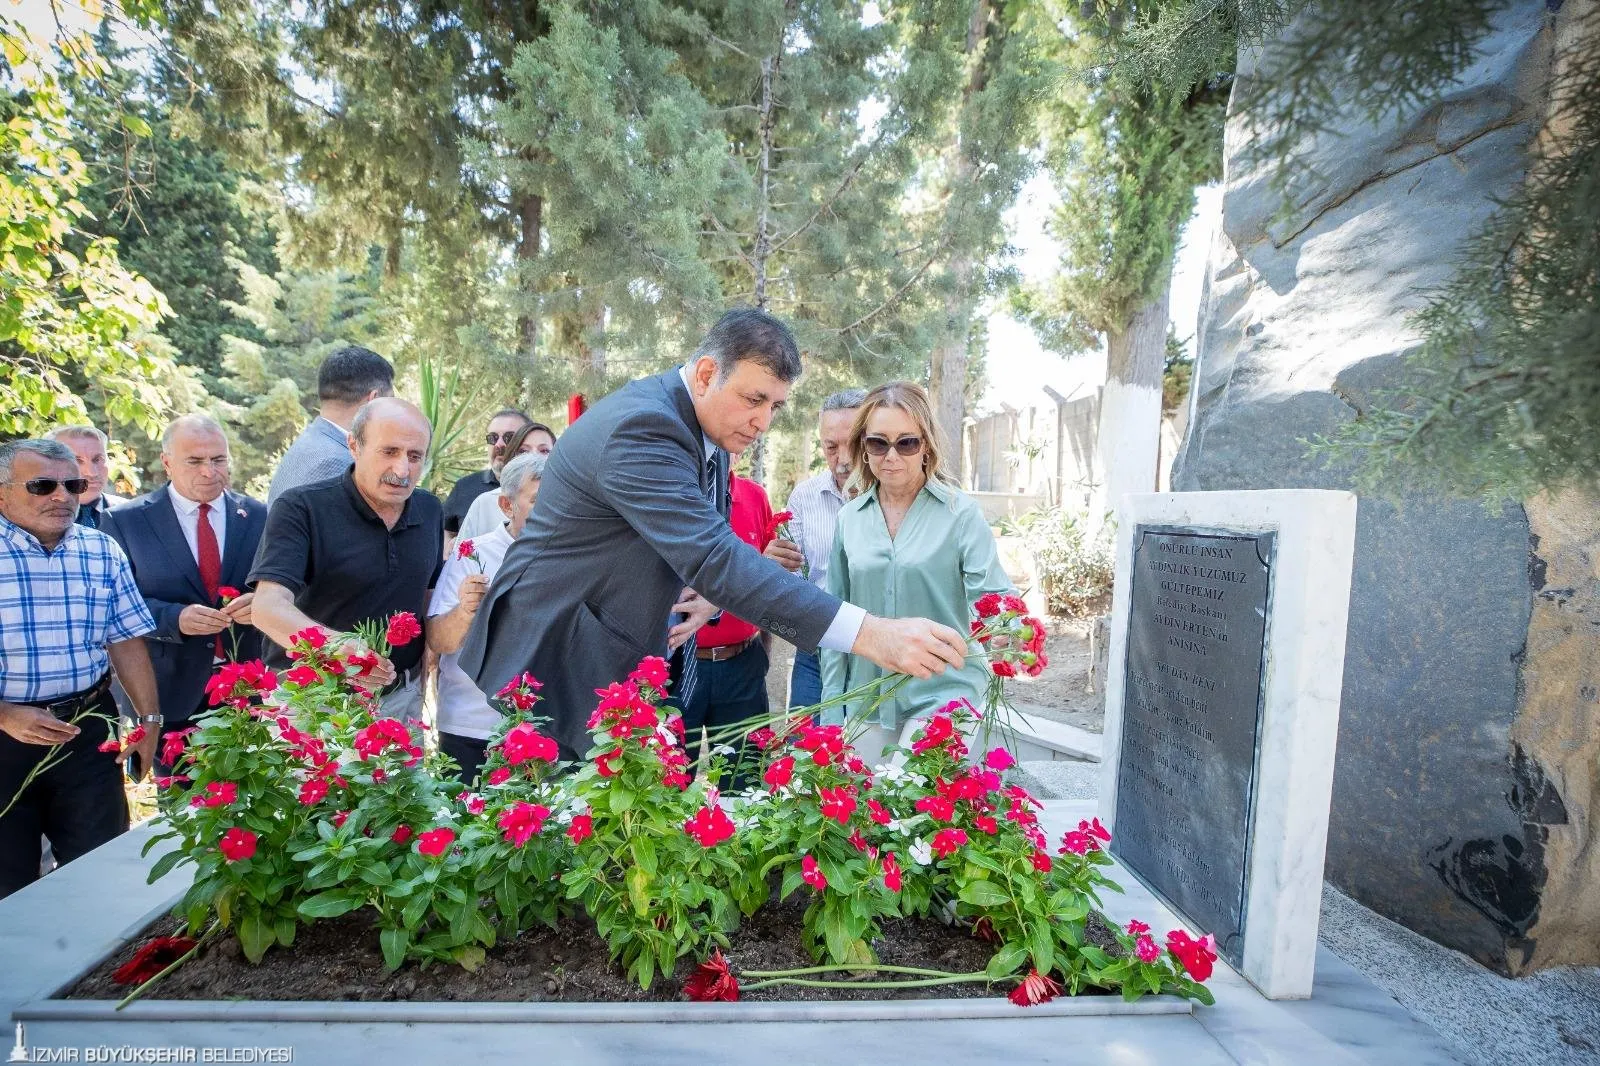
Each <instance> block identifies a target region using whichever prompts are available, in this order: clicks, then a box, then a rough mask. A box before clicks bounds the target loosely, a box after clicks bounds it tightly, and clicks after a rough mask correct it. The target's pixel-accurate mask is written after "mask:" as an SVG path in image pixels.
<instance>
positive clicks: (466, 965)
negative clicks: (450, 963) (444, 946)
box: [450, 944, 487, 973]
mask: <svg viewBox="0 0 1600 1066" xmlns="http://www.w3.org/2000/svg"><path fill="white" fill-rule="evenodd" d="M450 957H451V958H453V959H455V960H456V962H457V963H458V964H460V966H461V968H462V969H463V970H466V971H467V972H468V973H472V972H474V971H475V970H477V968H478V967H479V966H482V965H483V960H484V959H485V958H486V957H487V955H486V953H485V952H484V950H483V949H482V948H480V947H479V946H478V945H476V944H463V945H461V946H460V947H458V948H456V949H455V950H454V951H452V952H451V953H450Z"/></svg>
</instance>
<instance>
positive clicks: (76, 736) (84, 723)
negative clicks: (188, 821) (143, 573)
mask: <svg viewBox="0 0 1600 1066" xmlns="http://www.w3.org/2000/svg"><path fill="white" fill-rule="evenodd" d="M86 480H87V479H85V478H84V477H83V476H82V475H80V474H79V473H78V467H77V459H76V457H75V456H74V455H73V453H72V450H71V449H69V448H68V447H67V446H66V445H65V444H62V443H60V442H59V441H44V440H21V441H11V442H9V443H7V444H0V810H3V809H5V808H6V807H7V806H8V805H9V808H10V809H9V810H7V811H6V813H5V814H4V815H3V816H0V897H4V896H7V895H9V894H11V893H12V892H15V891H16V890H17V889H19V888H22V887H23V886H24V885H27V884H29V883H31V882H33V881H35V880H37V879H38V876H39V864H40V859H41V857H42V849H41V847H40V840H41V837H42V838H46V839H48V840H49V841H50V848H51V851H52V852H53V853H54V854H55V857H56V860H57V861H58V862H61V863H66V862H71V861H72V860H73V859H75V858H77V857H78V856H80V855H82V854H84V853H85V852H88V851H91V850H93V849H94V848H97V847H99V846H100V845H101V844H104V843H105V842H106V841H108V840H110V839H112V838H113V837H115V836H116V835H117V834H119V833H121V832H123V831H125V830H126V829H127V828H128V806H127V800H126V797H125V796H124V794H123V791H122V774H121V772H120V770H119V765H120V764H121V763H122V762H123V760H124V759H125V758H126V757H127V756H128V752H119V751H117V750H116V740H115V738H114V737H113V736H112V734H111V730H110V723H111V721H112V720H113V719H115V717H116V714H117V709H116V704H115V703H114V702H113V701H112V698H111V671H113V670H114V671H115V672H116V675H117V678H118V680H120V681H121V682H122V685H123V687H124V688H125V689H126V690H127V692H128V696H129V698H130V699H131V700H132V702H133V706H134V708H135V711H136V713H137V714H138V717H139V724H140V725H142V726H144V728H145V733H144V739H142V740H140V741H139V742H138V743H137V744H136V745H134V746H133V747H131V748H130V749H129V751H130V752H137V754H138V756H139V758H140V761H141V764H142V765H144V766H148V765H150V762H151V759H152V757H153V756H154V754H155V747H156V735H157V734H158V733H159V732H160V731H161V714H160V710H159V703H158V701H157V696H156V679H155V674H154V672H153V671H152V670H151V668H150V656H149V655H148V654H147V653H146V651H145V647H144V640H143V639H142V638H143V637H144V635H145V634H146V633H149V632H151V631H153V630H154V629H155V621H154V619H152V618H151V617H150V611H149V610H148V608H146V607H145V603H144V597H142V596H140V595H139V589H138V586H137V585H135V584H134V580H133V572H132V571H131V570H130V569H129V567H128V560H127V558H126V557H125V556H124V555H123V554H122V549H121V548H119V547H117V543H116V541H114V540H112V539H111V538H110V537H109V536H107V535H106V534H104V533H102V532H100V531H99V530H98V529H91V528H89V527H86V526H82V525H78V524H76V522H75V521H74V520H75V519H76V517H77V513H78V499H77V498H78V495H79V494H80V493H82V492H83V491H84V489H85V488H86V487H87V486H86V485H85V484H84V482H85V481H86ZM103 749H104V750H103ZM47 760H48V761H49V763H50V765H48V766H47V767H46V768H45V769H44V770H43V771H42V772H37V773H36V771H37V770H38V768H39V766H40V765H41V764H42V763H45V762H46V761H47ZM30 775H32V779H31V780H30V779H29V778H30ZM13 799H15V802H14V803H13Z"/></svg>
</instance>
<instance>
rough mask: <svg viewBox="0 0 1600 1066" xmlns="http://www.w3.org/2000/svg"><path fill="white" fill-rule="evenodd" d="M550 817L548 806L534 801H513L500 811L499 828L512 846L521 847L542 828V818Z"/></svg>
mask: <svg viewBox="0 0 1600 1066" xmlns="http://www.w3.org/2000/svg"><path fill="white" fill-rule="evenodd" d="M548 817H550V808H549V807H545V806H542V805H540V804H534V803H521V802H518V803H515V804H512V805H511V806H510V807H507V808H506V809H505V810H503V811H501V812H500V821H499V823H498V824H499V826H500V829H501V830H502V831H503V832H504V833H505V838H506V839H507V840H509V841H510V842H511V843H512V844H513V845H514V846H516V847H519V848H520V847H522V845H524V844H526V843H527V842H528V839H529V838H530V837H532V836H533V835H535V834H536V833H540V832H542V831H543V830H544V820H545V819H546V818H548Z"/></svg>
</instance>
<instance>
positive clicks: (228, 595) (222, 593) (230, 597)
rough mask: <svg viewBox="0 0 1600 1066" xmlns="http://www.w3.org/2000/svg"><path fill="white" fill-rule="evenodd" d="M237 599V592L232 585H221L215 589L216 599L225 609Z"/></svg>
mask: <svg viewBox="0 0 1600 1066" xmlns="http://www.w3.org/2000/svg"><path fill="white" fill-rule="evenodd" d="M238 598H239V590H238V589H236V588H234V587H233V586H232V585H222V586H220V587H219V588H218V589H217V599H218V600H219V601H220V602H221V604H222V606H224V607H226V606H228V604H230V603H232V602H233V601H234V600H236V599H238Z"/></svg>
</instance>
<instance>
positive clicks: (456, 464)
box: [417, 356, 480, 495]
mask: <svg viewBox="0 0 1600 1066" xmlns="http://www.w3.org/2000/svg"><path fill="white" fill-rule="evenodd" d="M417 391H418V394H419V401H418V406H419V407H421V408H422V413H423V415H424V416H426V417H427V419H428V424H429V425H430V426H432V427H433V433H432V435H431V436H430V437H429V439H428V455H427V457H426V458H425V459H424V460H423V463H422V476H421V478H420V479H419V480H420V482H421V484H422V486H423V487H424V488H427V489H429V490H431V491H432V492H434V493H436V494H439V495H443V494H444V493H446V492H448V491H449V485H450V484H452V483H454V481H455V479H456V478H458V477H460V476H461V475H462V474H465V473H467V472H468V471H470V470H472V469H474V468H475V467H476V466H477V465H478V456H479V454H480V453H479V452H478V449H477V442H476V440H474V439H473V438H472V437H471V436H470V435H469V434H470V432H471V431H472V430H475V429H477V420H476V417H475V416H476V414H477V403H476V401H477V398H478V387H477V386H476V385H467V386H464V385H463V384H462V381H461V367H460V366H453V367H451V368H450V369H449V370H445V369H444V367H443V366H441V365H439V364H438V363H437V362H436V361H435V360H433V359H431V358H429V357H428V356H423V358H422V364H421V366H420V367H419V368H418V371H417Z"/></svg>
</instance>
